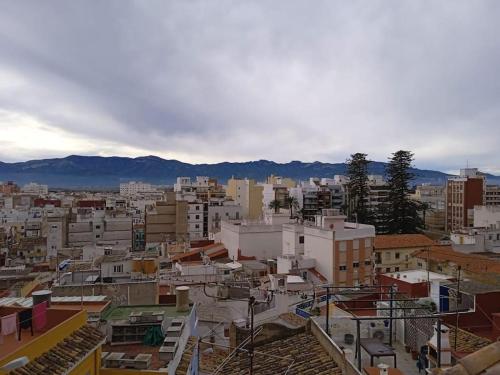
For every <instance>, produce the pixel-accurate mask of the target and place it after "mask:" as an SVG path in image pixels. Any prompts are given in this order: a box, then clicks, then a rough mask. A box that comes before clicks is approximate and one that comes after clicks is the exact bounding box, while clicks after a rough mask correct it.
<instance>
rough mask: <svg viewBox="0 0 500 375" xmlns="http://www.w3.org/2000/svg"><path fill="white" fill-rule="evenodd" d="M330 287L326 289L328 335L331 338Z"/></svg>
mask: <svg viewBox="0 0 500 375" xmlns="http://www.w3.org/2000/svg"><path fill="white" fill-rule="evenodd" d="M329 300H330V287H328V286H327V287H326V334H327V335H328V337H330V301H329Z"/></svg>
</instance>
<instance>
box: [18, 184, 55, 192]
mask: <svg viewBox="0 0 500 375" xmlns="http://www.w3.org/2000/svg"><path fill="white" fill-rule="evenodd" d="M21 191H22V192H23V193H27V194H33V195H47V194H48V193H49V187H48V186H47V185H40V184H37V183H34V182H30V183H29V184H26V185H24V186H23V188H22V190H21Z"/></svg>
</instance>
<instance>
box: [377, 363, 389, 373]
mask: <svg viewBox="0 0 500 375" xmlns="http://www.w3.org/2000/svg"><path fill="white" fill-rule="evenodd" d="M377 367H378V368H379V370H380V371H379V374H380V375H389V365H386V364H385V363H380V364H379V365H378V366H377Z"/></svg>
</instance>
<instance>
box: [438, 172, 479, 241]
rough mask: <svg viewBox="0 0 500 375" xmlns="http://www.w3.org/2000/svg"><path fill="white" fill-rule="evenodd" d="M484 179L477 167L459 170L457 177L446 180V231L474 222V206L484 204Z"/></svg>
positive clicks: (467, 225) (469, 225) (458, 228)
mask: <svg viewBox="0 0 500 375" xmlns="http://www.w3.org/2000/svg"><path fill="white" fill-rule="evenodd" d="M484 192H485V179H484V176H482V175H480V174H479V172H478V170H477V168H466V169H461V170H460V176H459V177H450V178H449V179H448V180H447V181H446V231H447V232H452V231H455V230H460V229H462V228H464V227H471V226H472V225H473V223H474V206H477V205H479V206H480V205H483V204H484V196H485V194H484Z"/></svg>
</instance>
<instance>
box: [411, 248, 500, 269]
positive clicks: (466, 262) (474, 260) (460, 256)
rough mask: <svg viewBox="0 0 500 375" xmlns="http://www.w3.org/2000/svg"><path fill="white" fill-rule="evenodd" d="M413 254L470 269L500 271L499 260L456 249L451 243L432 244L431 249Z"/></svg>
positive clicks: (417, 256)
mask: <svg viewBox="0 0 500 375" xmlns="http://www.w3.org/2000/svg"><path fill="white" fill-rule="evenodd" d="M413 256H414V257H416V258H420V259H424V260H427V258H428V257H429V259H430V260H432V261H436V262H453V263H455V264H457V265H460V266H462V268H464V269H465V270H468V271H474V272H494V273H500V262H499V261H495V260H493V259H490V258H488V257H485V256H482V255H477V254H467V253H462V252H460V251H455V250H453V248H452V247H451V246H450V245H434V246H431V249H430V251H427V250H418V251H416V252H415V253H413Z"/></svg>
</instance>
